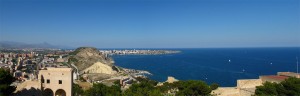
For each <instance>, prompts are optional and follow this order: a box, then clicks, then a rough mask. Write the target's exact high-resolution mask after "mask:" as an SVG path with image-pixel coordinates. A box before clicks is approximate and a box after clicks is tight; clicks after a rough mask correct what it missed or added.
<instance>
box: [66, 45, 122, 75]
mask: <svg viewBox="0 0 300 96" xmlns="http://www.w3.org/2000/svg"><path fill="white" fill-rule="evenodd" d="M68 61H69V63H71V64H74V65H75V66H76V67H77V69H78V71H79V73H80V74H83V73H85V74H89V73H101V74H102V73H104V74H114V73H116V71H115V70H113V68H112V67H113V63H114V61H113V59H112V58H110V57H108V56H107V55H104V54H101V53H100V52H99V51H98V50H97V49H96V48H92V47H80V48H77V49H76V50H75V51H74V52H72V53H70V57H69V60H68Z"/></svg>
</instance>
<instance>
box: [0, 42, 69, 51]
mask: <svg viewBox="0 0 300 96" xmlns="http://www.w3.org/2000/svg"><path fill="white" fill-rule="evenodd" d="M0 48H16V49H21V48H59V49H62V48H70V47H68V46H58V45H52V44H49V43H47V42H43V43H38V44H28V43H23V42H14V41H0Z"/></svg>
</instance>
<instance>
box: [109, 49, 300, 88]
mask: <svg viewBox="0 0 300 96" xmlns="http://www.w3.org/2000/svg"><path fill="white" fill-rule="evenodd" d="M170 50H180V51H181V53H178V54H166V55H114V56H113V58H114V60H115V64H116V65H118V66H121V67H125V68H132V69H139V70H146V71H149V72H151V73H152V74H153V75H152V76H150V79H153V80H157V81H165V80H166V79H167V76H173V77H175V78H177V79H179V80H203V81H206V82H207V83H208V84H210V83H218V84H220V85H221V86H236V80H237V79H256V78H259V75H274V74H276V73H277V72H281V71H290V72H296V62H297V61H296V57H297V56H298V57H299V56H300V48H199V49H170Z"/></svg>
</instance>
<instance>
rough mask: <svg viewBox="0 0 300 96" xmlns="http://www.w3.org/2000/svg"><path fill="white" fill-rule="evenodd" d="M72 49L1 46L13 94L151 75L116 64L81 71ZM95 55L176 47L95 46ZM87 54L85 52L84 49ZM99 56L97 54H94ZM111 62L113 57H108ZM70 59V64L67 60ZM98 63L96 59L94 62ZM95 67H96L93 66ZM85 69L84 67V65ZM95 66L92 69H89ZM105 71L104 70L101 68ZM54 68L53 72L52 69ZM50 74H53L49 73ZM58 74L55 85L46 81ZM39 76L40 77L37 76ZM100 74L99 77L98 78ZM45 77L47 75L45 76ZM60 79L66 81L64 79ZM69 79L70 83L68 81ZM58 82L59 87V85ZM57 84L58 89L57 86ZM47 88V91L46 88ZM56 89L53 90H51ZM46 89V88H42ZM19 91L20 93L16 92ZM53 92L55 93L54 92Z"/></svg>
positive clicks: (126, 83)
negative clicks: (128, 47) (139, 48)
mask: <svg viewBox="0 0 300 96" xmlns="http://www.w3.org/2000/svg"><path fill="white" fill-rule="evenodd" d="M74 51H75V50H61V49H1V51H0V68H1V69H5V70H8V71H9V72H10V74H11V75H12V76H13V77H14V78H16V81H15V82H13V83H12V84H11V86H15V87H16V90H15V92H14V93H15V94H16V95H17V96H20V95H28V94H34V95H41V94H43V92H40V93H38V92H37V93H36V92H34V93H26V92H25V94H24V93H22V90H24V89H27V90H30V88H36V89H40V90H42V89H47V88H48V89H49V90H52V91H53V92H50V93H51V94H50V96H51V95H54V94H55V96H71V89H70V88H71V87H72V84H73V83H75V84H78V85H82V87H88V88H89V87H90V86H91V85H92V84H93V83H102V84H105V85H108V86H111V85H113V84H114V81H120V85H122V90H125V89H128V88H129V87H130V85H131V84H132V83H133V82H135V81H137V80H136V78H147V76H149V75H152V74H151V73H150V72H148V71H144V70H134V69H126V68H122V67H117V66H109V67H107V66H104V65H105V64H102V63H101V64H102V65H101V66H102V67H107V68H115V69H112V70H110V71H111V73H109V74H106V73H105V72H107V70H102V69H101V68H102V67H101V68H100V69H96V70H102V71H101V72H97V71H93V72H92V71H91V70H88V71H84V72H83V73H80V71H79V70H78V68H77V67H76V65H74V64H73V62H72V63H71V62H70V61H71V59H70V57H69V56H70V54H72V52H74ZM95 51H96V53H97V51H98V54H95V55H96V56H104V58H105V60H107V59H108V58H110V57H108V56H109V55H111V54H115V55H124V54H144V55H149V54H152V55H154V54H173V53H177V52H178V51H169V50H165V51H164V50H118V51H117V50H114V51H107V50H106V51H101V50H100V51H99V50H95ZM84 54H89V53H84ZM97 59H101V58H97ZM111 62H112V63H113V61H111ZM70 63H71V64H70ZM97 64H98V63H97ZM97 68H99V67H97ZM87 69H88V68H87ZM92 70H95V69H92ZM103 71H105V72H103ZM55 72H56V73H55ZM46 74H48V75H46ZM49 74H53V75H49ZM59 74H62V75H64V78H62V79H61V80H58V81H59V85H55V86H54V85H52V84H51V83H50V81H52V80H53V79H54V78H55V79H59V78H60V77H61V76H60V75H59ZM41 76H42V77H41ZM98 77H100V78H98ZM47 78H48V79H47ZM46 81H47V83H46V84H44V85H42V86H41V85H39V84H40V83H44V82H46ZM62 82H68V83H67V85H65V84H66V83H62ZM70 83H72V84H70ZM59 86H61V87H59ZM62 86H69V87H70V88H65V87H62ZM59 88H61V90H63V92H60V91H61V90H58V89H59ZM49 90H48V91H49ZM55 90H57V92H58V93H57V92H56V91H55ZM42 91H43V90H42ZM45 91H47V90H45ZM20 92H21V93H20ZM56 93H57V94H56Z"/></svg>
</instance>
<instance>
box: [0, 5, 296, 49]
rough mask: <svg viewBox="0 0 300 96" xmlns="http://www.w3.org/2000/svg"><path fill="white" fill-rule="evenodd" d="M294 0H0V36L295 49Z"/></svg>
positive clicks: (118, 44)
mask: <svg viewBox="0 0 300 96" xmlns="http://www.w3.org/2000/svg"><path fill="white" fill-rule="evenodd" d="M299 3H300V1H298V0H251V1H250V0H228V1H223V0H198V1H196V0H188V1H183V0H175V1H170V0H154V1H151V0H143V1H138V0H125V1H118V0H115V1H108V0H107V1H106V0H102V1H94V0H88V1H81V0H76V1H72V2H71V1H67V0H63V1H56V0H54V1H50V0H44V1H35V0H30V1H19V0H13V1H10V0H1V1H0V5H1V6H0V12H1V15H0V18H1V19H0V41H15V42H24V43H29V44H32V43H42V42H48V43H50V44H53V45H64V46H71V47H79V46H94V47H97V48H203V47H204V48H207V47H300V27H299V26H300V18H299V17H300V5H299Z"/></svg>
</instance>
